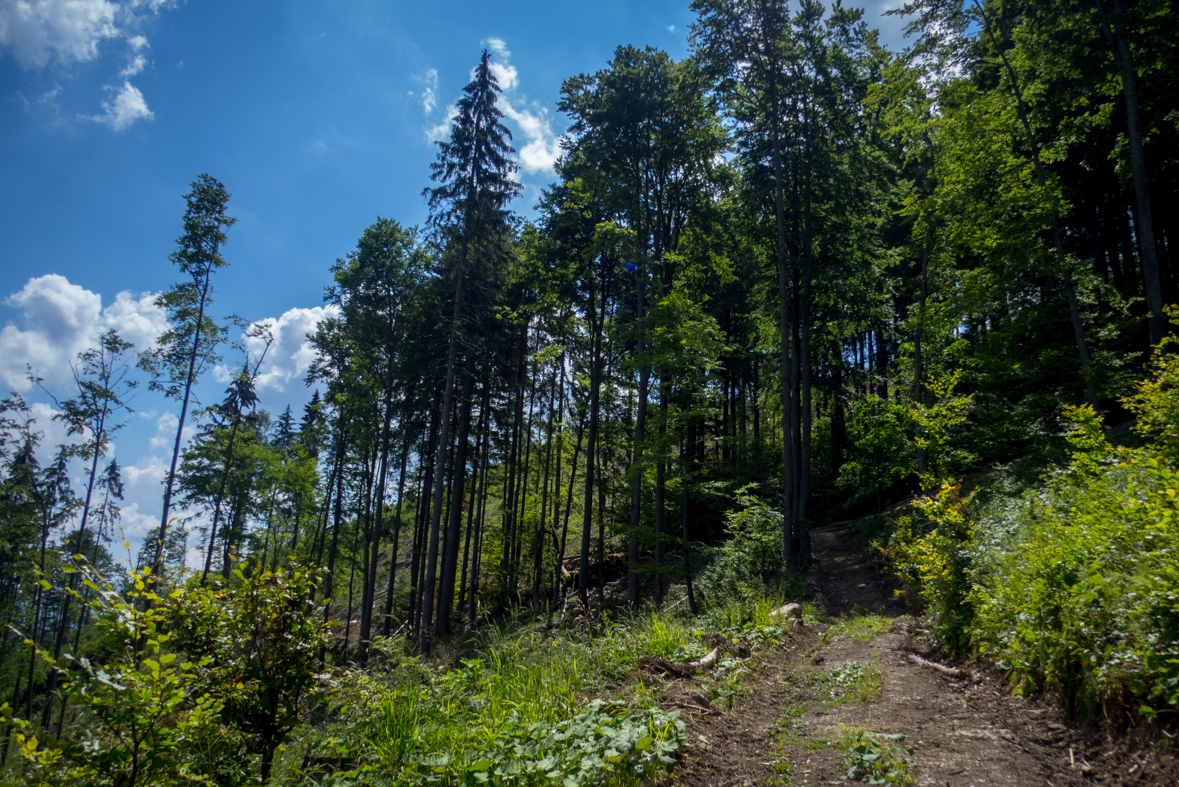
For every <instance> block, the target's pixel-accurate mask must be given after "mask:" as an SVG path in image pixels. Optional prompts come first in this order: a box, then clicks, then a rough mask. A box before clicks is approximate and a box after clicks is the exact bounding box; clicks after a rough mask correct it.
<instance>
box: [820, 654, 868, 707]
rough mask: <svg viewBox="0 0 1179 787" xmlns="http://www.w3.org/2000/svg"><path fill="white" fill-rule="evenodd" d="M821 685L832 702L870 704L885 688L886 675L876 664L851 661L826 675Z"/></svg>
mask: <svg viewBox="0 0 1179 787" xmlns="http://www.w3.org/2000/svg"><path fill="white" fill-rule="evenodd" d="M820 684H821V685H822V686H823V688H824V689H825V690H826V692H827V695H828V697H829V698H830V699H831V701H832V702H835V703H842V702H847V701H849V700H850V701H852V702H863V703H868V702H872V701H873V700H875V699H877V698H878V697H879V696H880V692H881V691H882V690H883V688H884V673H882V672H881V671H880V667H878V666H876V665H875V664H868V665H865V664H862V663H860V662H858V661H849V662H847V663H845V664H841V665H839V666H838V667H835V668H834V669H832V670H830V671H829V672H827V673H825V674H824V675H823V677H822V679H821V680H820Z"/></svg>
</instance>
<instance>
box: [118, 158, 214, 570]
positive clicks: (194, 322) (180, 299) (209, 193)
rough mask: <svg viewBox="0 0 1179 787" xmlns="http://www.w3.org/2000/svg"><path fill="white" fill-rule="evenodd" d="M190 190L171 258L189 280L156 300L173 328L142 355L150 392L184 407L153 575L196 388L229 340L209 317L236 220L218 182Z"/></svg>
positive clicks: (198, 183)
mask: <svg viewBox="0 0 1179 787" xmlns="http://www.w3.org/2000/svg"><path fill="white" fill-rule="evenodd" d="M191 186H192V190H191V191H189V193H188V194H186V195H185V197H184V200H185V203H186V205H187V207H186V209H185V211H184V234H183V235H181V236H180V237H179V238H177V240H176V246H177V249H176V251H174V252H172V254H171V255H169V257H168V259H170V260H171V261H172V263H173V264H174V265H176V266H177V267H178V268H179V269H180V272H181V274H183V276H184V277H185V278H183V279H182V280H181V281H180V282H179V283H177V284H174V285H172V286H171V287H170V288H168V290H167V291H165V292H163V293H161V294H160V296H159V298H157V299H156V306H158V307H159V308H161V309H164V310H165V311H166V312H167V313H168V323H169V328H168V330H167V331H165V332H164V333H163V334H161V335H160V338H159V339H158V340H157V346H156V348H155V349H153V350H150V351H148V352H145V353H143V354H142V355H141V356H140V367H141V368H143V369H144V371H146V372H148V373H149V374H151V376H152V380H151V383H150V386H149V387H150V388H151V389H152V390H153V391H161V392H162V393H164V394H165V395H166V396H168V397H169V398H171V399H177V400H179V401H180V403H181V404H180V419H179V421H178V423H177V425H176V441H175V443H174V444H173V446H172V463H171V465H170V466H169V468H168V476H167V478H166V479H165V482H164V503H163V510H162V513H161V515H160V529H159V534H158V536H157V541H156V552H155V557H154V558H153V559H152V564H151V567H152V569H153V570H155V569H157V568H158V567H159V565H160V561H161V560H162V559H163V554H164V544H165V542H166V540H167V535H168V525H169V518H168V517H169V514H170V513H171V508H172V491H173V487H174V486H175V484H176V468H177V464H178V463H179V461H180V450H181V445H182V443H183V440H184V422H185V421H186V420H187V419H188V408H189V404H190V402H191V400H192V395H193V386H194V385H196V383H197V381H198V380H199V379H200V377H201V375H202V374H203V373H204V371H205V370H206V369H208V368H209V367H210V366H211V365H212V364H214V363H216V362H217V360H219V358H218V355H217V348H218V346H219V345H220V344H221V343H222V342H224V341H225V334H226V331H225V328H224V327H222V326H220V325H218V324H217V323H216V322H215V321H214V320H213V318H212V317H210V316H209V315H208V309H209V306H211V305H212V295H213V272H214V271H216V270H219V269H221V268H224V267H225V266H226V265H228V263H227V262H226V261H225V259H224V258H223V257H222V256H221V246H222V245H223V244H224V243H225V241H226V239H227V238H226V235H225V230H226V229H227V228H229V227H232V226H233V225H234V224H235V223H237V219H235V218H232V217H230V216H229V215H228V214H227V213H226V212H225V209H226V206H227V205H228V204H229V192H227V191H226V190H225V186H223V185H222V184H221V182H220V181H218V180H217V179H216V178H213V177H212V176H210V175H201V176H200V177H199V178H197V179H196V180H195V181H193V182H192V184H191Z"/></svg>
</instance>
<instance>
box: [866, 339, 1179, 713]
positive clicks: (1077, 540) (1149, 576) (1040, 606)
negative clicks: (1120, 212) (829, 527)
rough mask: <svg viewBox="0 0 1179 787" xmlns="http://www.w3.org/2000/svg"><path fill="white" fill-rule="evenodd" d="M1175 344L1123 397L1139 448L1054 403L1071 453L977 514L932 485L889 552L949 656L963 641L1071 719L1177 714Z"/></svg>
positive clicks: (952, 490)
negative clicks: (1056, 702)
mask: <svg viewBox="0 0 1179 787" xmlns="http://www.w3.org/2000/svg"><path fill="white" fill-rule="evenodd" d="M1176 347H1179V341H1176V339H1174V338H1173V337H1172V338H1169V339H1167V340H1166V341H1165V342H1164V343H1163V344H1162V345H1160V347H1159V348H1157V349H1156V353H1155V357H1154V360H1153V364H1152V371H1153V376H1152V378H1151V379H1148V380H1146V381H1144V382H1142V383H1140V384H1139V386H1138V388H1137V390H1136V391H1135V393H1134V394H1133V395H1131V396H1129V397H1127V398H1126V399H1125V400H1124V404H1125V405H1126V406H1127V407H1128V408H1129V409H1130V410H1131V411H1132V412H1134V414H1135V415H1136V416H1137V428H1138V430H1139V432H1140V433H1141V434H1143V435H1144V436H1145V437H1146V438H1147V439H1148V440H1149V442H1148V444H1147V445H1146V446H1145V447H1143V448H1115V447H1113V446H1111V445H1110V444H1109V443H1108V441H1107V440H1106V438H1105V435H1104V433H1103V431H1102V426H1101V419H1100V418H1099V417H1098V416H1097V414H1096V413H1094V412H1093V411H1092V410H1091V409H1090V408H1088V407H1077V408H1065V416H1066V418H1067V419H1068V421H1069V423H1070V424H1071V426H1070V431H1069V433H1068V435H1067V437H1068V441H1069V443H1070V444H1071V446H1072V455H1071V459H1070V461H1069V463H1068V465H1067V466H1066V467H1063V468H1059V469H1056V470H1054V471H1051V472H1050V473H1049V474H1048V476H1047V477H1046V478H1045V479H1044V481H1043V484H1042V485H1041V487H1040V488H1039V489H1036V490H1032V491H1029V492H1026V493H1024V494H1023V495H1022V496H1021V497H1018V498H1012V497H1009V498H1006V499H1004V498H1002V496H1001V495H992V499H991V501H990V502H989V503H988V504H987V506H986V507H985V508H979V507H977V506H975V505H972V503H971V500H970V498H965V499H964V498H962V497H961V496H960V494H959V492H958V490H957V488H956V487H952V486H950V485H943V486H942V488H941V490H940V491H939V492H938V494H937V496H936V497H934V498H926V499H925V500H924V501H921V502H919V503H918V505H917V507H918V508H919V510H921V511H922V513H923V514H924V515H925V517H926V518H927V521H926V522H921V521H920V520H917V519H915V518H910V519H907V520H902V521H901V523H900V524H899V526H898V528H897V532H896V534H894V537H893V540H892V542H891V543H890V547H889V549H888V554H889V556H890V557H891V558H892V560H893V561H894V563H895V565H896V567H897V570H898V572H899V573H900V574H901V575H902V576H903V577H904V578H905V579H906V580H907V581H908V582H909V583H910V586H911V588H912V589H913V590H914V592H915V593H916V595H917V596H918V597H919V598H920V599H921V600H922V601H923V602H924V603H925V605H926V607H927V609H929V610H930V611H931V612H933V613H934V615H935V618H936V627H935V634H936V635H937V637H938V639H939V640H940V641H941V643H942V644H943V645H944V646H946V647H947V649H948V650H950V651H951V652H955V653H962V652H965V650H966V649H967V645H969V646H970V647H973V648H974V649H975V650H976V651H977V652H978V653H980V654H981V655H983V656H986V657H987V658H989V659H991V660H992V661H993V662H994V663H996V664H997V665H998V666H999V667H1000V668H1001V669H1003V670H1004V671H1005V672H1006V674H1007V675H1008V677H1009V679H1010V680H1011V681H1012V682H1013V683H1014V684H1015V686H1016V688H1017V691H1020V692H1023V693H1027V692H1035V691H1041V690H1052V691H1055V692H1058V693H1059V694H1060V696H1061V698H1062V700H1063V702H1064V706H1065V711H1066V712H1067V713H1068V714H1069V715H1070V716H1074V717H1083V716H1086V715H1090V714H1093V713H1097V712H1102V713H1104V714H1105V715H1106V716H1107V717H1109V718H1111V719H1113V720H1115V721H1117V722H1119V723H1121V722H1126V721H1130V720H1132V719H1133V718H1134V717H1135V716H1136V715H1138V714H1141V715H1146V716H1154V715H1155V714H1156V713H1157V712H1158V711H1159V710H1160V709H1168V710H1172V711H1173V710H1176V709H1179V491H1177V490H1179V473H1177V472H1176V461H1177V460H1179V437H1176V434H1177V432H1176V426H1175V424H1176V423H1179V360H1177V359H1179V356H1177V355H1176V354H1175V352H1174V350H1175V348H1176Z"/></svg>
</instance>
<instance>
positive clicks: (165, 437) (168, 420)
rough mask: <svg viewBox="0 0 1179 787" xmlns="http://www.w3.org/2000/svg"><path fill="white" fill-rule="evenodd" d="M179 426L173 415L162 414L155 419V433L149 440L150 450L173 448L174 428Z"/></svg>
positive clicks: (174, 440)
mask: <svg viewBox="0 0 1179 787" xmlns="http://www.w3.org/2000/svg"><path fill="white" fill-rule="evenodd" d="M179 425H180V417H179V416H177V415H176V414H175V413H164V414H163V415H161V416H160V417H159V418H158V419H156V433H155V435H154V436H153V437H152V439H151V450H153V451H158V450H160V449H162V448H169V447H175V445H176V427H177V426H179ZM150 458H152V459H154V457H150ZM140 461H143V460H140Z"/></svg>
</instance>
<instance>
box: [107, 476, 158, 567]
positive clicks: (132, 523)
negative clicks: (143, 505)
mask: <svg viewBox="0 0 1179 787" xmlns="http://www.w3.org/2000/svg"><path fill="white" fill-rule="evenodd" d="M127 469H130V468H127ZM120 513H121V514H122V530H123V538H125V539H127V540H128V541H130V542H131V552H132V554H131V558H132V559H134V558H135V553H136V552H137V551H138V550H139V545H140V544H141V543H143V537H144V536H145V535H147V531H149V530H151V529H152V528H153V527H159V526H160V514H159V512H158V511H152V512H150V513H148V512H142V511H140V510H139V503H138V502H134V503H131V504H130V505H125V506H123V507H122V510H121V512H120ZM121 547H122V544H118V545H116V548H115V552H122V551H123V550H122V549H121Z"/></svg>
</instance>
